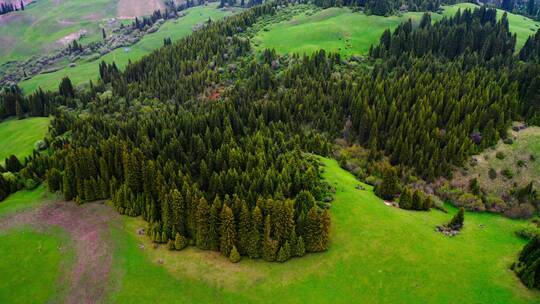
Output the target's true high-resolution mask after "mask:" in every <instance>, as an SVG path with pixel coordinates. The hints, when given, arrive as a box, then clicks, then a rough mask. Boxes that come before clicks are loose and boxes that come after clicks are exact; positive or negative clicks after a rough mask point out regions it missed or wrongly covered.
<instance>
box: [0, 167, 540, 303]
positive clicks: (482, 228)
mask: <svg viewBox="0 0 540 304" xmlns="http://www.w3.org/2000/svg"><path fill="white" fill-rule="evenodd" d="M323 162H324V165H325V166H324V168H323V169H324V173H323V175H324V178H325V179H327V180H328V181H330V182H331V183H332V184H333V185H334V186H335V187H336V196H335V201H334V202H333V207H332V225H333V226H332V241H331V247H330V250H329V251H327V252H324V253H320V254H310V255H308V256H306V257H304V258H295V259H292V260H290V261H288V262H286V263H284V264H279V263H267V262H263V261H260V260H250V259H247V258H245V259H243V260H242V261H241V262H240V263H239V264H232V263H230V262H229V261H228V260H227V259H226V258H223V257H221V256H220V255H219V253H214V252H208V251H200V250H198V249H196V248H188V249H186V250H184V251H181V252H171V251H168V250H167V249H166V248H165V246H163V245H161V246H160V247H159V248H157V249H154V248H153V246H152V244H151V243H150V242H149V240H148V238H147V237H146V236H141V235H139V234H137V233H136V231H137V230H138V229H139V228H141V227H146V224H145V223H144V222H143V221H142V220H141V219H138V218H128V217H123V220H122V222H123V224H122V225H116V224H114V225H113V223H111V225H110V229H111V233H112V239H113V241H114V252H113V260H112V263H113V264H112V270H111V271H112V272H111V275H110V277H109V278H110V279H109V289H108V291H107V296H106V299H107V302H109V303H148V302H149V301H160V300H161V301H164V302H171V303H193V302H198V303H201V302H202V303H208V302H221V303H238V302H243V303H253V302H254V303H263V302H265V301H268V299H273V300H275V301H279V302H285V303H299V302H311V303H329V302H332V303H350V302H355V303H382V302H384V303H488V302H493V303H532V302H537V301H539V300H540V293H539V292H537V291H530V290H528V289H526V288H525V287H524V286H523V285H522V284H521V283H520V281H519V280H518V279H517V278H516V277H515V276H514V274H513V272H512V271H510V270H509V269H508V267H509V265H510V264H511V263H512V262H513V260H514V258H515V256H516V254H517V253H518V251H519V250H520V249H521V247H522V246H523V244H524V241H523V240H521V239H518V238H517V237H515V235H514V231H515V230H516V229H518V228H521V227H525V226H527V225H530V224H528V223H527V222H524V221H513V220H509V219H507V218H503V217H500V216H497V215H493V214H487V213H484V214H478V213H476V214H473V213H467V214H466V216H465V218H466V219H465V228H464V230H463V231H462V233H461V234H459V235H458V236H456V237H454V238H449V237H446V236H443V235H442V234H440V233H438V232H436V231H435V229H434V227H435V225H438V224H441V223H445V222H447V221H449V219H450V218H451V217H452V216H453V214H454V213H455V212H456V210H455V209H452V208H451V207H449V206H448V208H449V210H450V213H449V214H444V213H442V212H440V211H431V212H413V211H404V210H401V209H396V208H393V207H388V206H386V205H385V204H383V203H382V201H381V200H380V199H378V198H377V197H376V196H375V195H374V194H373V192H372V191H371V188H370V187H369V186H367V185H364V186H365V187H366V189H367V190H365V191H364V190H362V191H361V190H357V189H355V186H356V185H358V181H356V180H355V178H354V177H353V176H352V175H351V174H349V173H348V172H346V171H344V170H343V169H341V168H339V166H338V164H337V162H336V161H334V160H328V159H323ZM39 191H42V190H39ZM39 191H37V192H35V193H39ZM16 195H17V194H16ZM16 195H13V196H11V197H10V198H9V199H8V200H7V201H5V202H4V203H2V204H0V222H1V219H2V217H3V216H4V217H5V214H2V213H1V212H2V208H5V207H4V206H9V205H10V204H12V203H14V202H15V205H18V206H21V205H23V203H21V202H24V200H23V199H19V200H18V202H19V203H16V201H17V200H16V198H17V197H16ZM25 195H28V193H26V194H25ZM36 195H37V194H36ZM35 198H36V199H37V200H38V201H39V200H40V197H35ZM28 199H32V197H31V196H28ZM26 201H27V202H28V200H26ZM86 207H88V208H90V207H89V206H85V207H79V208H80V209H84V208H86ZM10 214H13V212H10ZM78 220H81V219H78ZM16 233H17V235H11V234H7V235H2V236H0V241H2V242H3V244H8V246H7V248H9V250H7V249H6V251H5V252H0V253H1V254H2V256H3V260H4V261H7V262H4V261H2V262H0V270H2V273H10V274H12V277H14V278H17V279H14V280H9V283H7V282H5V281H3V282H0V299H9V300H10V301H9V302H10V303H11V302H13V300H18V299H17V298H12V297H10V296H9V295H11V291H12V290H23V289H25V288H26V289H28V288H30V287H31V288H32V293H29V294H28V296H34V294H37V295H36V298H35V299H45V298H48V299H50V296H51V295H52V294H53V292H52V291H51V290H56V291H55V292H54V293H56V294H58V293H60V294H61V291H62V290H61V289H58V288H60V285H54V284H52V283H51V282H54V281H55V279H54V278H55V277H57V276H58V274H59V271H58V265H59V263H62V262H61V261H60V259H59V257H58V256H57V255H56V253H54V252H53V251H54V250H53V248H54V246H59V245H61V246H64V245H65V242H67V241H66V240H64V241H61V243H60V244H59V243H57V241H58V240H61V238H60V235H58V234H56V235H55V234H54V233H53V234H51V233H49V234H46V235H45V236H44V235H43V234H36V233H33V232H31V231H19V232H16ZM55 239H56V241H55ZM16 240H17V241H16ZM39 244H41V247H39ZM19 246H24V248H26V250H22V249H19V248H22V247H19ZM2 248H6V246H2ZM29 248H30V250H29ZM36 248H40V250H42V251H41V252H42V254H35V252H34V251H32V250H37V249H36ZM1 250H2V249H0V251H1ZM69 258H70V257H69V255H66V256H64V257H63V258H62V261H66V260H68V261H69ZM15 259H17V261H20V260H21V259H22V260H23V261H25V263H24V264H23V265H24V266H23V268H24V269H27V268H26V266H28V271H29V272H28V273H29V274H33V273H34V272H33V270H32V269H30V266H33V265H35V266H36V267H37V268H36V269H37V270H39V271H40V276H41V277H44V276H45V277H46V278H48V280H47V281H46V282H43V280H34V282H31V283H29V282H28V281H27V280H26V278H27V273H24V274H20V273H19V272H18V270H19V269H20V266H19V265H18V264H17V263H14V261H15ZM6 284H9V285H6ZM51 288H52V289H51ZM8 291H9V293H8ZM20 297H21V298H20V301H21V302H24V301H25V300H28V299H30V298H28V297H27V295H25V293H23V292H21V295H20ZM35 299H34V300H35ZM3 302H5V301H3Z"/></svg>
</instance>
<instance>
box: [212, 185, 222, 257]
mask: <svg viewBox="0 0 540 304" xmlns="http://www.w3.org/2000/svg"><path fill="white" fill-rule="evenodd" d="M220 209H221V201H220V199H219V197H217V196H216V198H215V199H214V202H213V203H212V208H211V209H210V225H209V236H210V249H211V250H214V251H218V250H219V242H220V239H219V229H220V221H219V210H220Z"/></svg>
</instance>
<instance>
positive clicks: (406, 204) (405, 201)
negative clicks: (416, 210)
mask: <svg viewBox="0 0 540 304" xmlns="http://www.w3.org/2000/svg"><path fill="white" fill-rule="evenodd" d="M412 206H413V203H412V194H411V190H410V189H409V188H405V189H404V190H403V191H402V192H401V195H400V196H399V208H401V209H412Z"/></svg>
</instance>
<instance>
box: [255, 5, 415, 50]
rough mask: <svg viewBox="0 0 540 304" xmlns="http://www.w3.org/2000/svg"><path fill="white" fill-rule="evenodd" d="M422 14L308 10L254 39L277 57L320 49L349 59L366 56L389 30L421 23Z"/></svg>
mask: <svg viewBox="0 0 540 304" xmlns="http://www.w3.org/2000/svg"><path fill="white" fill-rule="evenodd" d="M421 17H422V13H406V14H404V15H403V16H391V17H380V16H368V15H365V14H364V13H360V12H353V11H351V10H350V9H348V8H335V7H334V8H329V9H325V10H318V11H316V12H315V13H313V10H307V11H304V12H303V13H301V14H299V15H296V16H294V17H293V18H291V19H290V20H288V21H284V22H279V23H276V24H272V25H269V26H267V30H262V31H260V32H259V34H258V35H257V36H256V37H255V38H254V39H253V41H254V43H255V44H256V45H257V48H258V49H261V50H262V49H265V48H274V49H275V50H276V51H277V52H278V53H300V54H302V53H312V52H314V51H316V50H319V49H325V50H327V51H332V52H339V53H340V54H342V55H345V56H348V55H353V54H365V53H367V52H368V50H369V47H370V46H371V45H372V44H373V43H375V42H377V41H379V38H380V36H381V34H382V33H383V32H384V30H385V29H387V28H392V29H393V28H395V27H397V26H398V25H399V24H400V23H401V22H403V21H406V20H407V19H409V18H410V19H412V20H413V21H415V22H419V20H420V18H421Z"/></svg>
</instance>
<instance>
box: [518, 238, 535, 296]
mask: <svg viewBox="0 0 540 304" xmlns="http://www.w3.org/2000/svg"><path fill="white" fill-rule="evenodd" d="M512 267H513V269H514V271H515V272H516V274H517V275H518V276H519V278H520V279H521V281H522V282H523V284H525V285H526V286H527V287H529V288H540V238H539V237H538V236H536V237H535V238H533V239H532V240H530V241H529V243H527V245H525V247H524V248H523V250H522V251H521V253H520V254H519V259H518V261H517V262H516V263H515V264H514V265H513V266H512Z"/></svg>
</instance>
